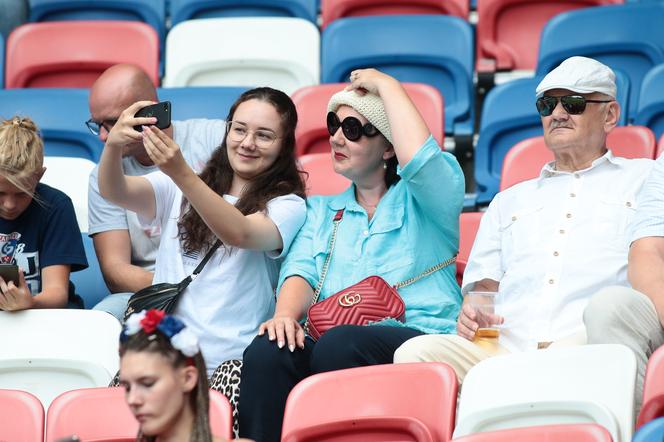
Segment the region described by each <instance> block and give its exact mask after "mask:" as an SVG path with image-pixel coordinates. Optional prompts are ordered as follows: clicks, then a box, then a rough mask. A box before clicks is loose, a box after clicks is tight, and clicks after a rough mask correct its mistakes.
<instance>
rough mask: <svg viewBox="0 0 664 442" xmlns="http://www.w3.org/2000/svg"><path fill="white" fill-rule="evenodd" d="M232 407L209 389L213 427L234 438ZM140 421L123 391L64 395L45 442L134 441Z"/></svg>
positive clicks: (49, 423) (50, 413)
mask: <svg viewBox="0 0 664 442" xmlns="http://www.w3.org/2000/svg"><path fill="white" fill-rule="evenodd" d="M232 426H233V425H232V417H231V405H230V403H229V402H228V400H227V399H226V397H224V396H223V395H222V394H221V393H219V392H217V391H213V390H210V427H211V428H212V433H213V434H214V435H217V436H221V437H231V436H232ZM137 433H138V422H137V421H136V419H134V415H133V414H132V413H131V411H130V410H129V407H128V406H127V404H126V402H125V390H124V388H119V387H113V388H82V389H79V390H71V391H67V392H65V393H62V394H61V395H60V396H58V397H57V398H55V400H54V401H53V402H52V403H51V406H50V407H49V408H48V415H47V420H46V442H56V441H57V440H59V439H61V438H64V437H68V436H71V435H72V434H76V435H77V436H78V437H79V438H81V440H83V441H87V440H94V441H98V442H100V441H108V442H133V441H135V440H136V434H137Z"/></svg>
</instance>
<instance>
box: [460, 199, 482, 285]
mask: <svg viewBox="0 0 664 442" xmlns="http://www.w3.org/2000/svg"><path fill="white" fill-rule="evenodd" d="M482 215H484V213H483V212H464V213H462V214H461V216H460V217H459V255H458V256H457V262H456V271H457V282H458V283H459V286H461V282H462V280H463V272H464V270H466V265H468V256H469V255H470V251H471V250H472V248H473V243H474V242H475V236H476V235H477V231H478V230H479V228H480V221H481V220H482Z"/></svg>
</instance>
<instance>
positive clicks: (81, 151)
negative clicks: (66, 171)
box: [0, 88, 104, 162]
mask: <svg viewBox="0 0 664 442" xmlns="http://www.w3.org/2000/svg"><path fill="white" fill-rule="evenodd" d="M14 115H19V116H26V117H30V118H31V119H32V120H33V121H34V122H35V123H36V124H37V126H38V127H39V130H40V131H41V133H42V138H43V139H44V154H45V155H46V156H59V157H80V158H85V159H87V160H90V161H93V162H97V161H99V156H100V155H101V151H102V149H103V147H104V146H103V144H102V143H101V141H99V139H98V138H97V137H96V136H94V135H92V134H91V133H90V131H89V130H88V128H87V127H86V126H85V121H86V120H88V119H89V118H90V110H89V108H88V91H87V90H85V89H39V88H35V89H0V117H1V118H4V119H7V118H11V117H12V116H14Z"/></svg>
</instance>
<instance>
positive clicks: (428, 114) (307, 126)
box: [292, 83, 445, 155]
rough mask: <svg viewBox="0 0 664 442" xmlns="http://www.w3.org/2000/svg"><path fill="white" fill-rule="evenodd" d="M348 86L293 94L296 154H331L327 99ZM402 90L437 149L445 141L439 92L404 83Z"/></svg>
mask: <svg viewBox="0 0 664 442" xmlns="http://www.w3.org/2000/svg"><path fill="white" fill-rule="evenodd" d="M347 85H348V83H327V84H319V85H316V86H308V87H304V88H301V89H298V90H297V91H295V92H294V93H293V96H292V98H293V102H294V103H295V106H296V107H297V110H298V112H297V114H298V122H297V128H296V129H295V139H296V143H297V154H298V155H304V154H309V153H320V152H329V151H330V135H329V133H328V132H327V125H326V115H327V103H328V102H329V101H330V97H331V96H332V95H334V94H335V93H337V92H339V91H340V90H342V89H343V88H344V87H346V86H347ZM403 86H404V88H405V89H406V92H408V95H409V96H410V98H411V99H412V100H413V102H414V103H415V106H417V109H418V110H419V111H420V114H421V115H422V117H423V118H424V120H425V122H426V124H427V126H428V127H429V130H431V133H432V134H433V136H434V138H435V139H436V141H437V142H438V144H439V145H440V146H442V145H443V140H444V138H445V127H444V125H443V121H444V119H445V117H444V112H445V108H444V106H443V98H442V97H441V96H440V93H439V92H438V90H437V89H436V88H434V87H432V86H429V85H428V84H422V83H404V85H403Z"/></svg>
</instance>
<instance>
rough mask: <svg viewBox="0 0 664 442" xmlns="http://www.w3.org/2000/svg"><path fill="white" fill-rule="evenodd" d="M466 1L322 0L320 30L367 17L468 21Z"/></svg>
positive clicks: (468, 6) (468, 7)
mask: <svg viewBox="0 0 664 442" xmlns="http://www.w3.org/2000/svg"><path fill="white" fill-rule="evenodd" d="M469 9H470V5H469V4H468V0H416V1H413V0H391V1H385V0H322V1H321V18H322V25H321V26H322V28H325V27H326V26H327V25H329V24H330V23H331V22H333V21H334V20H337V19H340V18H345V17H362V16H367V15H407V14H420V15H421V14H425V15H435V14H442V15H452V16H455V17H459V18H462V19H464V20H467V19H468V11H469Z"/></svg>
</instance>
